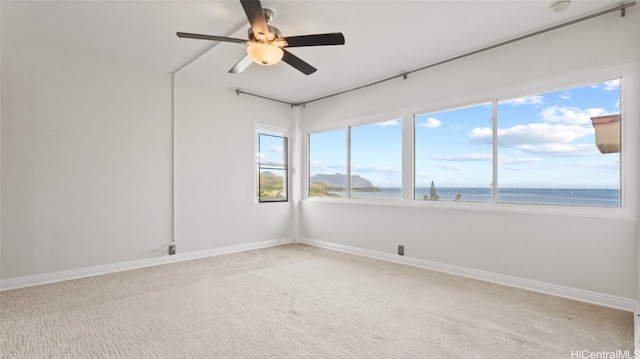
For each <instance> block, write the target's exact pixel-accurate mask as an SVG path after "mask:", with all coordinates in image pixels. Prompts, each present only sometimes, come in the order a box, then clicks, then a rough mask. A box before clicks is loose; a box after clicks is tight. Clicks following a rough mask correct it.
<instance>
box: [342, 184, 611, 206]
mask: <svg viewBox="0 0 640 359" xmlns="http://www.w3.org/2000/svg"><path fill="white" fill-rule="evenodd" d="M380 189H381V191H380V192H353V193H352V194H351V198H387V199H401V198H402V191H401V189H400V188H397V187H382V188H380ZM429 190H430V188H429V187H418V188H416V193H415V198H416V199H422V198H423V196H424V195H429ZM437 192H438V195H439V196H440V201H453V200H454V199H455V197H456V195H458V194H460V201H463V202H491V188H451V187H450V188H447V187H443V188H437ZM335 193H336V194H338V195H340V196H342V197H344V196H345V193H344V192H335ZM498 202H499V203H521V204H551V205H567V206H590V207H614V208H618V207H620V191H619V190H617V189H567V188H501V189H499V192H498Z"/></svg>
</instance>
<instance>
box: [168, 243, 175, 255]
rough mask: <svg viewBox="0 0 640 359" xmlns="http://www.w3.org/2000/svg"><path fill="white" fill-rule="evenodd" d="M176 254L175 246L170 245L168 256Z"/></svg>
mask: <svg viewBox="0 0 640 359" xmlns="http://www.w3.org/2000/svg"><path fill="white" fill-rule="evenodd" d="M174 254H176V245H175V244H170V245H169V255H174Z"/></svg>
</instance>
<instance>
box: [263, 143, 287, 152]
mask: <svg viewBox="0 0 640 359" xmlns="http://www.w3.org/2000/svg"><path fill="white" fill-rule="evenodd" d="M267 149H268V150H269V151H270V152H273V153H282V151H283V150H284V149H283V147H282V146H279V145H271V146H269V147H268V148H267Z"/></svg>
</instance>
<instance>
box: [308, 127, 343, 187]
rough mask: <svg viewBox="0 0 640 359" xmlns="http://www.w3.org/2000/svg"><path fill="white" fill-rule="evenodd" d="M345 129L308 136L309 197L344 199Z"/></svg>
mask: <svg viewBox="0 0 640 359" xmlns="http://www.w3.org/2000/svg"><path fill="white" fill-rule="evenodd" d="M346 189H347V129H341V130H337V131H329V132H320V133H314V134H311V135H309V197H345V196H346Z"/></svg>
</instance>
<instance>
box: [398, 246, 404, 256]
mask: <svg viewBox="0 0 640 359" xmlns="http://www.w3.org/2000/svg"><path fill="white" fill-rule="evenodd" d="M398 255H399V256H403V255H404V246H403V245H402V244H399V245H398Z"/></svg>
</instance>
